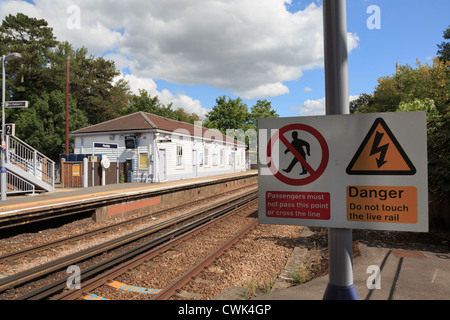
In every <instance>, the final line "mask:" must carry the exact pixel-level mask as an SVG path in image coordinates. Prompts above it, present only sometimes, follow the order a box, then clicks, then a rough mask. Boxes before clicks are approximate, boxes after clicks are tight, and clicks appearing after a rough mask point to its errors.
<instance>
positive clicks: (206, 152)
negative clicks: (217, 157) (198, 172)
mask: <svg viewBox="0 0 450 320" xmlns="http://www.w3.org/2000/svg"><path fill="white" fill-rule="evenodd" d="M205 167H209V148H208V147H205Z"/></svg>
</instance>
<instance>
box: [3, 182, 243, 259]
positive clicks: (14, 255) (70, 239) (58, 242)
mask: <svg viewBox="0 0 450 320" xmlns="http://www.w3.org/2000/svg"><path fill="white" fill-rule="evenodd" d="M247 187H248V186H245V187H242V188H239V189H243V188H247ZM239 189H236V190H239ZM234 191H235V190H234ZM213 197H215V196H211V197H207V198H203V199H199V200H196V201H195V202H191V203H185V204H181V205H177V206H175V207H170V208H165V209H162V210H159V211H157V212H153V213H150V214H147V215H145V216H141V217H136V218H133V219H130V220H126V221H123V222H119V223H115V224H114V225H110V226H106V227H102V228H99V229H96V230H92V231H89V232H86V233H83V234H79V235H74V236H71V237H66V238H63V239H59V240H56V241H53V242H50V243H45V244H43V245H40V246H35V247H31V248H27V249H24V250H21V251H18V252H12V253H9V254H6V255H3V256H0V263H5V262H7V261H11V260H15V259H19V258H21V257H23V256H26V255H29V254H30V253H33V254H35V253H36V252H39V251H43V250H47V249H49V248H53V247H55V246H58V245H62V244H64V243H67V242H73V241H78V240H80V239H83V238H87V237H92V236H95V235H98V234H101V233H104V232H108V231H110V230H112V229H114V228H117V227H122V226H126V225H127V224H132V223H135V222H137V221H139V220H144V219H149V218H150V217H153V216H156V215H161V214H164V213H165V212H167V211H172V210H178V209H180V208H183V207H186V206H190V205H195V203H198V202H201V201H205V200H208V199H211V198H213Z"/></svg>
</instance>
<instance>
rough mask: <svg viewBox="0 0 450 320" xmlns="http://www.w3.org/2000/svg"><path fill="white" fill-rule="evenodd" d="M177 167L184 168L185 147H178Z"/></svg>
mask: <svg viewBox="0 0 450 320" xmlns="http://www.w3.org/2000/svg"><path fill="white" fill-rule="evenodd" d="M177 167H178V168H181V167H183V146H177Z"/></svg>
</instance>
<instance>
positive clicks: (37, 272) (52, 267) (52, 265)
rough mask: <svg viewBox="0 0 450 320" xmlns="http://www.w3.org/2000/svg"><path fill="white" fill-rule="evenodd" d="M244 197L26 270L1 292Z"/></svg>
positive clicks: (8, 280) (1, 286)
mask: <svg viewBox="0 0 450 320" xmlns="http://www.w3.org/2000/svg"><path fill="white" fill-rule="evenodd" d="M254 193H255V192H254V191H252V192H248V193H245V194H244V197H248V196H249V195H251V194H254ZM242 197H243V196H242V195H240V196H239V197H235V198H233V199H228V200H225V201H222V202H219V203H217V204H214V205H211V206H209V207H207V208H202V209H199V210H195V211H193V212H190V213H188V214H185V215H183V216H181V217H177V218H173V219H170V220H168V221H166V222H162V223H160V224H157V225H155V226H151V227H148V228H145V229H142V230H140V231H138V232H135V233H133V234H130V235H125V236H122V237H119V238H117V239H114V240H111V241H108V242H106V243H103V244H100V245H98V246H95V247H92V248H89V249H87V250H84V251H82V252H78V253H75V254H72V255H69V256H66V257H63V258H60V259H57V260H54V261H52V262H49V263H47V264H44V265H41V266H38V267H36V268H32V269H29V270H26V271H24V272H21V273H19V274H16V275H12V276H10V277H7V278H4V279H2V280H0V292H2V291H4V290H7V289H10V288H12V287H15V286H18V285H20V284H23V283H26V282H30V281H32V280H34V279H37V278H39V277H42V276H44V275H47V274H49V273H51V272H55V271H57V270H61V269H63V268H65V267H66V268H67V267H68V266H70V265H72V264H75V263H79V262H81V261H84V260H86V259H88V258H91V257H93V256H96V255H99V254H101V253H103V252H105V251H110V250H113V249H116V248H118V247H120V246H123V245H125V244H128V243H130V242H133V241H136V240H138V239H140V238H142V237H145V236H149V235H151V234H154V233H155V232H158V231H161V230H163V229H167V228H170V227H172V226H174V225H176V224H179V223H182V222H184V221H186V220H188V219H192V218H193V217H195V216H198V215H201V214H204V213H205V212H207V211H210V210H214V209H216V208H220V207H223V206H227V205H229V204H230V203H233V202H236V201H239V200H236V199H240V198H242Z"/></svg>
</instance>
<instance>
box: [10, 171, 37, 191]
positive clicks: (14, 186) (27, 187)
mask: <svg viewBox="0 0 450 320" xmlns="http://www.w3.org/2000/svg"><path fill="white" fill-rule="evenodd" d="M34 191H35V187H34V185H33V184H31V183H29V182H28V181H25V180H24V179H22V178H21V177H19V176H17V175H15V174H14V173H12V172H6V193H7V194H16V193H30V192H31V193H33V194H34Z"/></svg>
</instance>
